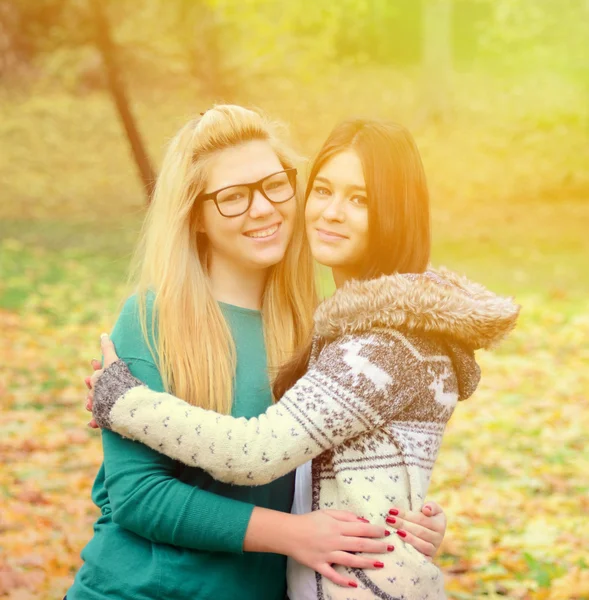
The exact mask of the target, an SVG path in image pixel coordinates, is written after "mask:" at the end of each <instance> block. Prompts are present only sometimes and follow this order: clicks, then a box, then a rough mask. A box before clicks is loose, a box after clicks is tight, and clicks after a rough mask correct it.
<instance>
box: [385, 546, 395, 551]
mask: <svg viewBox="0 0 589 600" xmlns="http://www.w3.org/2000/svg"><path fill="white" fill-rule="evenodd" d="M394 549H395V547H394V546H387V552H392V551H393V550H394Z"/></svg>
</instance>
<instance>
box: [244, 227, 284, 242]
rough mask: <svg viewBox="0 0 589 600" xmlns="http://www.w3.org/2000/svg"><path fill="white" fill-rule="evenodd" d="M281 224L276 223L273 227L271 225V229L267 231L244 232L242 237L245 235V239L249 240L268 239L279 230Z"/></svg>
mask: <svg viewBox="0 0 589 600" xmlns="http://www.w3.org/2000/svg"><path fill="white" fill-rule="evenodd" d="M280 225H281V223H276V224H275V225H272V226H271V227H268V228H267V229H258V230H256V231H247V232H245V233H244V234H243V235H247V237H250V238H256V239H260V238H261V239H264V238H269V237H272V236H273V235H274V234H275V233H276V232H277V231H278V229H279V228H280Z"/></svg>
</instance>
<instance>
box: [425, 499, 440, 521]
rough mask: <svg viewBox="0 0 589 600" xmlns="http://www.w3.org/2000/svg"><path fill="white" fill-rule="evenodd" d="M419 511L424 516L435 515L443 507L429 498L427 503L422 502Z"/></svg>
mask: <svg viewBox="0 0 589 600" xmlns="http://www.w3.org/2000/svg"><path fill="white" fill-rule="evenodd" d="M421 512H422V513H423V514H424V515H425V516H426V517H435V516H436V515H439V514H441V513H443V512H444V509H443V508H442V507H441V506H440V505H439V504H438V503H437V502H433V501H432V500H430V501H429V502H428V503H427V504H424V506H423V508H422V509H421Z"/></svg>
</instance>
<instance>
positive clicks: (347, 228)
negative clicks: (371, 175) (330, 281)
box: [305, 150, 368, 283]
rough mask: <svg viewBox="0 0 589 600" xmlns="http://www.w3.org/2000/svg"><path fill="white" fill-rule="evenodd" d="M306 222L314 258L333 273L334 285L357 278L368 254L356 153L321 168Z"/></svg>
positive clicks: (363, 188)
mask: <svg viewBox="0 0 589 600" xmlns="http://www.w3.org/2000/svg"><path fill="white" fill-rule="evenodd" d="M305 220H306V226H307V237H308V239H309V244H310V246H311V251H312V253H313V257H314V258H315V260H317V261H318V262H319V263H321V264H322V265H325V266H328V267H331V268H332V269H333V274H334V278H335V280H336V283H337V282H338V281H341V280H345V279H349V278H351V277H355V276H357V275H358V274H359V272H360V270H361V265H362V263H363V261H364V260H365V257H366V253H367V251H368V197H367V192H366V183H365V180H364V172H363V169H362V163H361V162H360V158H359V156H358V154H357V153H356V152H354V151H353V150H344V151H342V152H340V153H339V154H336V155H335V156H333V157H332V158H331V159H329V160H328V161H326V162H325V164H324V165H323V166H322V167H321V169H320V170H319V172H318V173H317V175H316V177H315V179H314V181H313V183H312V186H311V189H310V193H309V195H308V198H307V204H306V209H305Z"/></svg>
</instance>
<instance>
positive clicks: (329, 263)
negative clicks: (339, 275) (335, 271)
mask: <svg viewBox="0 0 589 600" xmlns="http://www.w3.org/2000/svg"><path fill="white" fill-rule="evenodd" d="M311 253H312V254H313V258H314V259H315V260H316V261H317V262H318V263H319V264H320V265H323V266H324V267H329V268H333V267H339V266H341V264H342V262H344V263H345V260H342V257H341V256H338V255H337V253H336V252H333V251H331V252H330V251H329V250H327V251H326V250H325V249H324V248H322V247H319V248H317V247H315V248H311Z"/></svg>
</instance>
